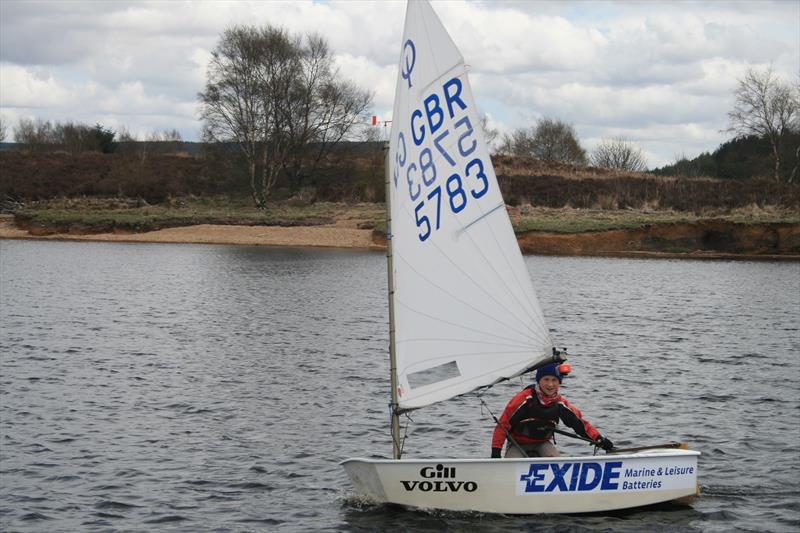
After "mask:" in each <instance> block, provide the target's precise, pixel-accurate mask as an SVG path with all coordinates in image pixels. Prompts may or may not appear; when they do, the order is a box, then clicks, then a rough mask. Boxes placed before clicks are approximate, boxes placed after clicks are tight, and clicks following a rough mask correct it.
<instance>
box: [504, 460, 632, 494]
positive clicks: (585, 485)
mask: <svg viewBox="0 0 800 533" xmlns="http://www.w3.org/2000/svg"><path fill="white" fill-rule="evenodd" d="M621 467H622V461H608V462H606V463H604V464H600V463H594V462H585V463H561V464H558V463H533V464H531V465H530V469H529V470H528V473H527V474H523V475H522V476H520V479H519V480H520V481H524V482H525V492H587V491H591V490H594V489H596V488H597V487H598V485H599V486H600V490H616V489H617V488H618V487H619V481H617V478H619V474H620V472H619V471H620V469H621Z"/></svg>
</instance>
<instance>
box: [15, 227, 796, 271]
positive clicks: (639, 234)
mask: <svg viewBox="0 0 800 533" xmlns="http://www.w3.org/2000/svg"><path fill="white" fill-rule="evenodd" d="M352 226H353V224H352V223H350V222H344V223H336V224H332V225H325V226H297V227H279V226H236V225H214V224H200V225H195V226H182V227H177V228H168V229H161V230H156V231H149V232H143V233H131V232H120V231H116V232H109V233H92V234H84V233H80V232H77V231H76V232H70V233H49V234H37V232H33V233H31V232H29V231H27V230H22V229H19V228H17V227H16V226H14V223H13V218H12V217H9V216H0V239H37V240H61V241H63V240H72V241H101V242H102V241H105V242H146V243H193V244H234V245H260V246H299V247H324V248H351V249H364V250H382V249H385V247H386V241H385V239H384V238H383V236H381V235H373V232H372V230H369V229H358V228H354V227H352ZM665 228H666V229H664V228H658V227H656V228H655V229H652V228H650V229H638V230H616V231H606V232H589V233H577V234H557V233H547V232H528V233H523V234H520V235H518V236H517V239H518V240H519V243H520V248H521V249H522V252H523V253H525V254H531V255H559V256H594V257H640V258H669V259H746V260H766V261H800V254H798V253H794V249H795V248H798V242H800V228H798V227H796V226H791V227H789V228H788V229H786V230H785V231H783V230H782V231H781V233H787V232H788V233H789V234H787V235H782V237H783V241H784V242H789V243H790V244H791V246H792V249H791V250H783V251H782V252H781V253H770V251H771V250H767V249H763V247H762V248H761V249H759V247H760V246H761V243H763V242H770V241H773V240H774V235H770V234H765V231H766V230H765V229H764V228H763V227H762V228H760V229H759V228H758V227H756V228H751V229H748V230H747V232H746V233H748V234H750V241H751V242H745V241H744V240H743V239H742V235H741V232H737V233H736V234H726V233H725V232H722V231H721V230H720V228H713V227H712V229H714V231H716V232H717V233H715V234H716V235H718V238H719V239H720V240H722V241H724V244H725V245H726V246H728V249H727V250H725V249H722V250H721V249H719V247H718V246H717V247H715V248H716V249H707V248H706V247H704V246H703V245H702V242H701V241H702V239H703V237H704V236H707V234H708V231H709V230H708V228H705V229H703V228H704V225H702V224H701V225H687V226H686V227H683V226H682V225H667V226H665ZM718 230H719V231H718ZM773 230H774V228H773ZM665 231H667V232H668V233H673V234H674V235H671V236H670V235H665V234H664V232H665ZM774 231H777V230H774ZM774 231H773V233H774ZM693 233H694V234H695V235H693ZM654 237H655V238H654ZM653 242H656V244H657V245H658V246H659V247H661V246H664V247H666V246H665V244H666V245H668V246H671V245H673V244H674V243H679V244H681V245H682V246H688V247H689V248H688V249H686V251H680V252H678V251H669V249H663V248H662V249H660V250H659V249H657V248H656V249H653V247H652V243H653ZM773 244H774V243H773ZM731 246H741V249H740V251H736V249H735V248H734V249H730V247H731ZM773 248H774V247H773ZM787 252H788V253H787Z"/></svg>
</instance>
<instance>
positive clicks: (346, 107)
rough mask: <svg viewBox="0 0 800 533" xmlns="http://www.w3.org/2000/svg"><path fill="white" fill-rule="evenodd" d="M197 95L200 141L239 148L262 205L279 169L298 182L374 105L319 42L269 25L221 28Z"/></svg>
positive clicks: (323, 41)
mask: <svg viewBox="0 0 800 533" xmlns="http://www.w3.org/2000/svg"><path fill="white" fill-rule="evenodd" d="M199 98H200V102H201V104H202V113H201V117H202V118H203V120H204V135H203V136H204V139H205V140H207V141H232V142H235V143H236V144H237V145H238V146H239V147H240V149H241V151H242V153H243V154H244V157H245V161H246V163H247V167H248V174H249V176H250V187H251V191H252V196H253V200H254V202H255V204H256V206H258V207H260V208H264V207H265V205H266V200H267V197H268V195H269V193H270V190H271V189H272V188H273V187H274V185H275V183H276V182H277V179H278V177H279V174H280V173H281V172H282V171H283V172H285V173H286V174H287V175H288V176H289V177H290V178H291V179H292V181H293V183H294V184H295V185H297V184H299V183H300V181H301V179H302V177H303V176H304V175H307V174H309V173H310V172H313V170H314V169H315V168H316V166H317V164H318V163H319V161H320V159H321V158H322V157H323V156H324V155H325V153H327V151H328V150H330V147H331V146H332V145H333V144H334V143H337V142H339V141H341V140H342V139H344V138H345V137H346V136H347V135H348V133H350V132H351V130H352V128H353V127H354V126H355V124H356V123H357V122H358V120H359V119H360V118H361V116H362V115H363V114H364V113H365V111H366V108H367V107H368V106H369V104H370V102H371V100H372V96H371V94H369V93H367V92H364V91H361V90H360V89H358V88H357V87H356V86H355V85H353V84H352V83H350V82H347V81H344V80H342V79H340V78H339V75H338V72H337V71H335V70H334V69H333V54H332V52H331V51H330V48H329V47H328V44H327V42H326V41H325V40H324V39H323V38H322V37H320V36H318V35H311V36H309V37H308V38H307V39H306V40H305V42H304V41H303V39H301V38H300V37H297V36H292V35H290V34H288V33H287V32H286V31H285V30H282V29H279V28H274V27H272V26H265V27H262V28H253V27H234V28H231V29H228V30H226V31H225V32H224V33H223V35H222V38H221V40H220V43H219V44H218V45H217V48H216V49H215V50H214V51H213V53H212V59H211V63H210V65H209V69H208V79H207V82H206V89H205V91H204V92H202V93H200V94H199Z"/></svg>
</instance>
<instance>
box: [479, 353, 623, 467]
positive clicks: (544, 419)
mask: <svg viewBox="0 0 800 533" xmlns="http://www.w3.org/2000/svg"><path fill="white" fill-rule="evenodd" d="M562 379H563V376H562V375H561V373H560V372H559V369H558V365H557V364H555V363H551V364H549V365H547V366H544V367H542V368H540V369H539V370H537V371H536V383H535V384H533V385H530V386H528V387H525V388H524V389H523V390H522V391H520V392H519V393H517V394H516V395H515V396H514V397H513V398H511V401H510V402H508V405H507V406H506V408H505V410H504V411H503V415H502V416H501V417H500V423H499V424H497V426H496V427H495V428H494V434H493V435H492V458H495V459H499V458H500V453H501V451H502V448H503V443H504V442H505V441H506V431H507V432H508V433H509V434H510V435H511V438H512V439H514V441H515V442H516V443H517V444H518V445H519V446H520V447H521V448H522V449H523V451H524V452H525V454H526V455H523V454H522V453H521V452H520V450H519V449H518V448H517V447H516V446H515V445H514V444H513V443H512V442H510V441H509V442H508V446H507V447H506V455H505V456H506V457H526V456H527V457H558V456H559V453H558V449H556V447H555V445H554V444H553V442H552V440H553V429H554V428H555V427H556V425H557V424H558V421H559V420H561V421H562V422H564V424H566V425H567V426H569V427H571V428H572V429H573V430H574V431H575V433H577V434H578V435H580V436H582V437H586V438H589V439H592V440H594V441H596V442H597V444H598V446H600V447H601V448H603V449H604V450H606V451H608V450H611V449H612V448H613V447H614V444H613V443H612V442H611V441H610V440H608V439H607V438H605V437H603V436H602V435H600V432H599V431H597V430H596V429H595V428H594V427H593V426H592V425H591V424H590V423H589V422H587V421H586V420H584V419H583V418H582V417H581V412H580V411H579V410H578V409H577V408H576V407H575V406H573V405H572V404H570V403H569V402H568V401H567V400H566V398H564V397H563V396H561V395H560V394H559V393H558V389H559V386H560V385H561V380H562ZM504 428H505V430H504Z"/></svg>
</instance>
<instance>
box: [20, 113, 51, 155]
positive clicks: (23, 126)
mask: <svg viewBox="0 0 800 533" xmlns="http://www.w3.org/2000/svg"><path fill="white" fill-rule="evenodd" d="M14 140H16V141H17V142H18V143H20V144H24V145H26V147H27V148H28V149H29V150H32V151H41V150H44V149H46V148H47V145H48V144H52V141H53V125H52V124H51V123H50V121H49V120H48V121H44V120H42V119H36V120H33V119H29V118H21V119H19V123H18V124H17V127H16V128H14Z"/></svg>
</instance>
